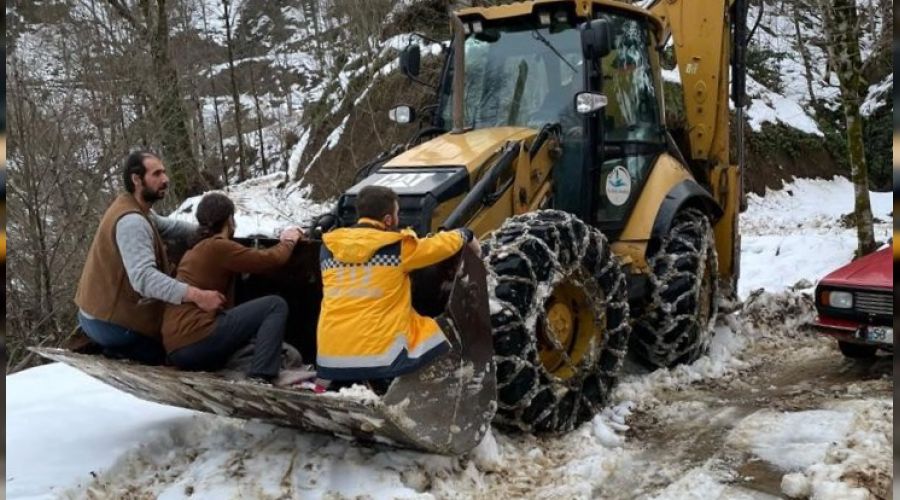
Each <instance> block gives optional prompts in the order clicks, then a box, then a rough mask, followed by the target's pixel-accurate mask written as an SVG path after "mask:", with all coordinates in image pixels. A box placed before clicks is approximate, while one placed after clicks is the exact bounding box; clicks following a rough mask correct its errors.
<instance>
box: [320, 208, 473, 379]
mask: <svg viewBox="0 0 900 500" xmlns="http://www.w3.org/2000/svg"><path fill="white" fill-rule="evenodd" d="M360 225H361V226H357V227H351V228H342V229H336V230H334V231H332V232H330V233H327V234H325V235H324V236H323V237H322V240H323V245H322V249H321V253H320V259H319V261H320V265H321V268H322V285H323V299H322V309H321V313H320V315H319V325H318V337H317V351H318V352H317V363H316V364H317V367H318V375H319V376H320V377H322V378H325V379H330V380H362V379H371V378H384V377H394V376H397V375H401V374H403V373H407V372H410V371H413V370H415V369H417V368H419V367H421V366H422V365H424V364H426V363H428V362H429V361H431V360H432V359H434V358H435V357H437V356H438V355H440V354H442V353H444V352H446V351H447V350H448V349H449V345H448V343H447V339H446V338H445V337H444V334H443V333H442V332H441V330H440V327H439V326H438V324H437V322H436V321H435V320H434V319H432V318H429V317H426V316H421V315H419V314H418V313H416V311H415V310H414V309H413V307H412V292H411V285H410V279H409V273H410V272H412V271H414V270H416V269H420V268H423V267H428V266H430V265H432V264H436V263H438V262H440V261H442V260H445V259H447V258H448V257H451V256H453V255H454V254H456V253H457V252H459V250H460V249H461V248H462V247H463V245H464V244H465V242H466V240H467V238H468V235H467V233H466V231H465V230H455V231H445V232H440V233H438V234H436V235H434V236H430V237H427V238H421V239H420V238H417V237H416V235H415V233H414V232H412V231H410V230H403V231H386V230H384V229H380V228H381V227H384V226H383V225H382V224H381V223H379V222H377V221H374V220H370V219H365V218H363V219H360ZM365 226H372V227H365Z"/></svg>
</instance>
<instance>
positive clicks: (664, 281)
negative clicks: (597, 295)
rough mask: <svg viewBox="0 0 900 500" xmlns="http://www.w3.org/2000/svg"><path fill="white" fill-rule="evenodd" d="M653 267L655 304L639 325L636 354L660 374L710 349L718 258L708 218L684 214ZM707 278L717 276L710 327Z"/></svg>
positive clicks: (663, 243)
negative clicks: (704, 291) (704, 293)
mask: <svg viewBox="0 0 900 500" xmlns="http://www.w3.org/2000/svg"><path fill="white" fill-rule="evenodd" d="M707 262H710V263H711V265H710V266H709V268H707V267H706V265H705V263H707ZM648 264H649V266H650V269H651V274H650V286H651V295H650V304H649V305H648V306H647V307H646V308H645V309H644V313H643V314H642V315H641V316H640V317H639V318H638V319H637V321H636V322H635V328H634V330H635V331H634V335H632V338H631V343H632V346H633V347H634V350H635V353H636V354H637V355H638V356H639V357H640V358H641V359H643V360H644V361H646V362H647V363H649V364H651V365H653V366H654V367H658V368H665V367H671V366H674V365H676V364H679V363H689V362H692V361H694V360H696V359H697V358H698V357H700V356H701V355H702V354H703V353H705V352H706V350H707V348H708V347H709V341H710V338H711V336H712V327H713V325H714V324H715V317H716V314H717V311H718V276H717V270H718V256H717V254H716V248H715V244H714V242H713V239H712V227H711V225H710V222H709V219H708V218H707V217H706V215H704V213H703V212H701V211H700V210H697V209H694V208H689V209H686V210H684V211H683V212H681V213H679V214H678V215H677V216H676V217H675V221H674V222H673V224H672V229H671V231H670V232H669V234H668V235H667V236H666V237H664V238H663V239H662V241H661V243H660V246H659V250H658V251H657V252H656V253H655V254H654V255H653V256H652V257H650V259H649V261H648ZM706 272H710V273H712V276H711V281H710V293H711V294H712V301H711V311H710V319H709V320H708V322H705V321H704V320H703V319H701V318H698V313H699V309H700V303H701V301H702V300H703V297H700V289H701V283H702V281H703V274H702V273H706Z"/></svg>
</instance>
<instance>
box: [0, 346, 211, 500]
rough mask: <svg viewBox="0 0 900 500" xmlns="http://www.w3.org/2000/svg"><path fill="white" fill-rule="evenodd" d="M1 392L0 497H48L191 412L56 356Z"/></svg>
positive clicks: (163, 432) (179, 422)
mask: <svg viewBox="0 0 900 500" xmlns="http://www.w3.org/2000/svg"><path fill="white" fill-rule="evenodd" d="M6 398H7V399H6V401H7V405H6V425H7V433H6V453H7V456H6V467H7V468H6V495H7V498H40V497H47V496H55V495H58V494H59V493H60V492H61V491H63V490H64V489H66V488H68V487H71V486H76V485H79V484H84V483H85V482H86V481H89V480H90V477H91V476H90V474H91V473H92V472H99V471H101V470H104V469H107V468H109V467H110V466H112V465H114V464H115V463H117V462H118V460H119V458H120V456H122V455H124V454H125V453H127V452H128V451H130V450H132V449H134V448H135V447H136V446H140V444H141V443H152V442H154V441H156V440H157V439H159V438H160V437H161V436H163V435H167V434H170V433H171V432H172V430H173V429H177V428H179V427H180V426H183V425H185V424H186V423H187V422H189V421H190V419H191V418H192V415H196V414H195V413H194V412H191V411H187V410H182V409H178V408H172V407H168V406H162V405H158V404H155V403H149V402H145V401H142V400H139V399H137V398H135V397H134V396H131V395H128V394H125V393H124V392H119V391H116V390H114V389H112V388H111V387H109V386H107V385H105V384H102V383H100V382H98V381H96V380H94V379H93V378H91V377H89V376H88V375H85V374H84V373H81V372H80V371H78V370H75V369H73V368H69V367H68V366H65V365H61V364H56V363H54V364H50V365H45V366H39V367H37V368H32V369H29V370H25V371H23V372H20V373H16V374H14V375H10V376H8V377H7V378H6ZM61 410H62V411H61Z"/></svg>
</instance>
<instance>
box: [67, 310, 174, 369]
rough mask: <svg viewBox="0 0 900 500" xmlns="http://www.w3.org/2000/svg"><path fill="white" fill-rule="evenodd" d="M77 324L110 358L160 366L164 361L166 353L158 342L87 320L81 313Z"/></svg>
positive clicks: (126, 330) (106, 324) (104, 323)
mask: <svg viewBox="0 0 900 500" xmlns="http://www.w3.org/2000/svg"><path fill="white" fill-rule="evenodd" d="M78 324H79V325H80V326H81V329H82V330H84V333H85V335H87V336H88V337H90V339H91V340H93V341H94V342H96V343H97V344H100V346H101V347H103V354H104V355H106V356H108V357H110V358H126V359H131V360H134V361H137V362H139V363H144V364H147V365H161V364H163V362H164V361H165V359H166V351H165V349H164V348H163V346H162V342H160V341H159V340H156V339H153V338H150V337H148V336H146V335H142V334H140V333H138V332H135V331H132V330H129V329H128V328H125V327H123V326H119V325H116V324H113V323H110V322H108V321H103V320H100V319H91V318H88V317H87V316H85V315H84V314H82V312H81V311H78Z"/></svg>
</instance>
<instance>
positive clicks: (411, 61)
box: [400, 44, 422, 78]
mask: <svg viewBox="0 0 900 500" xmlns="http://www.w3.org/2000/svg"><path fill="white" fill-rule="evenodd" d="M421 62H422V51H421V49H419V45H418V44H410V45H407V46H406V48H404V49H403V50H401V51H400V71H402V72H403V74H404V75H406V76H408V77H410V78H416V77H418V76H419V63H421Z"/></svg>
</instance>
